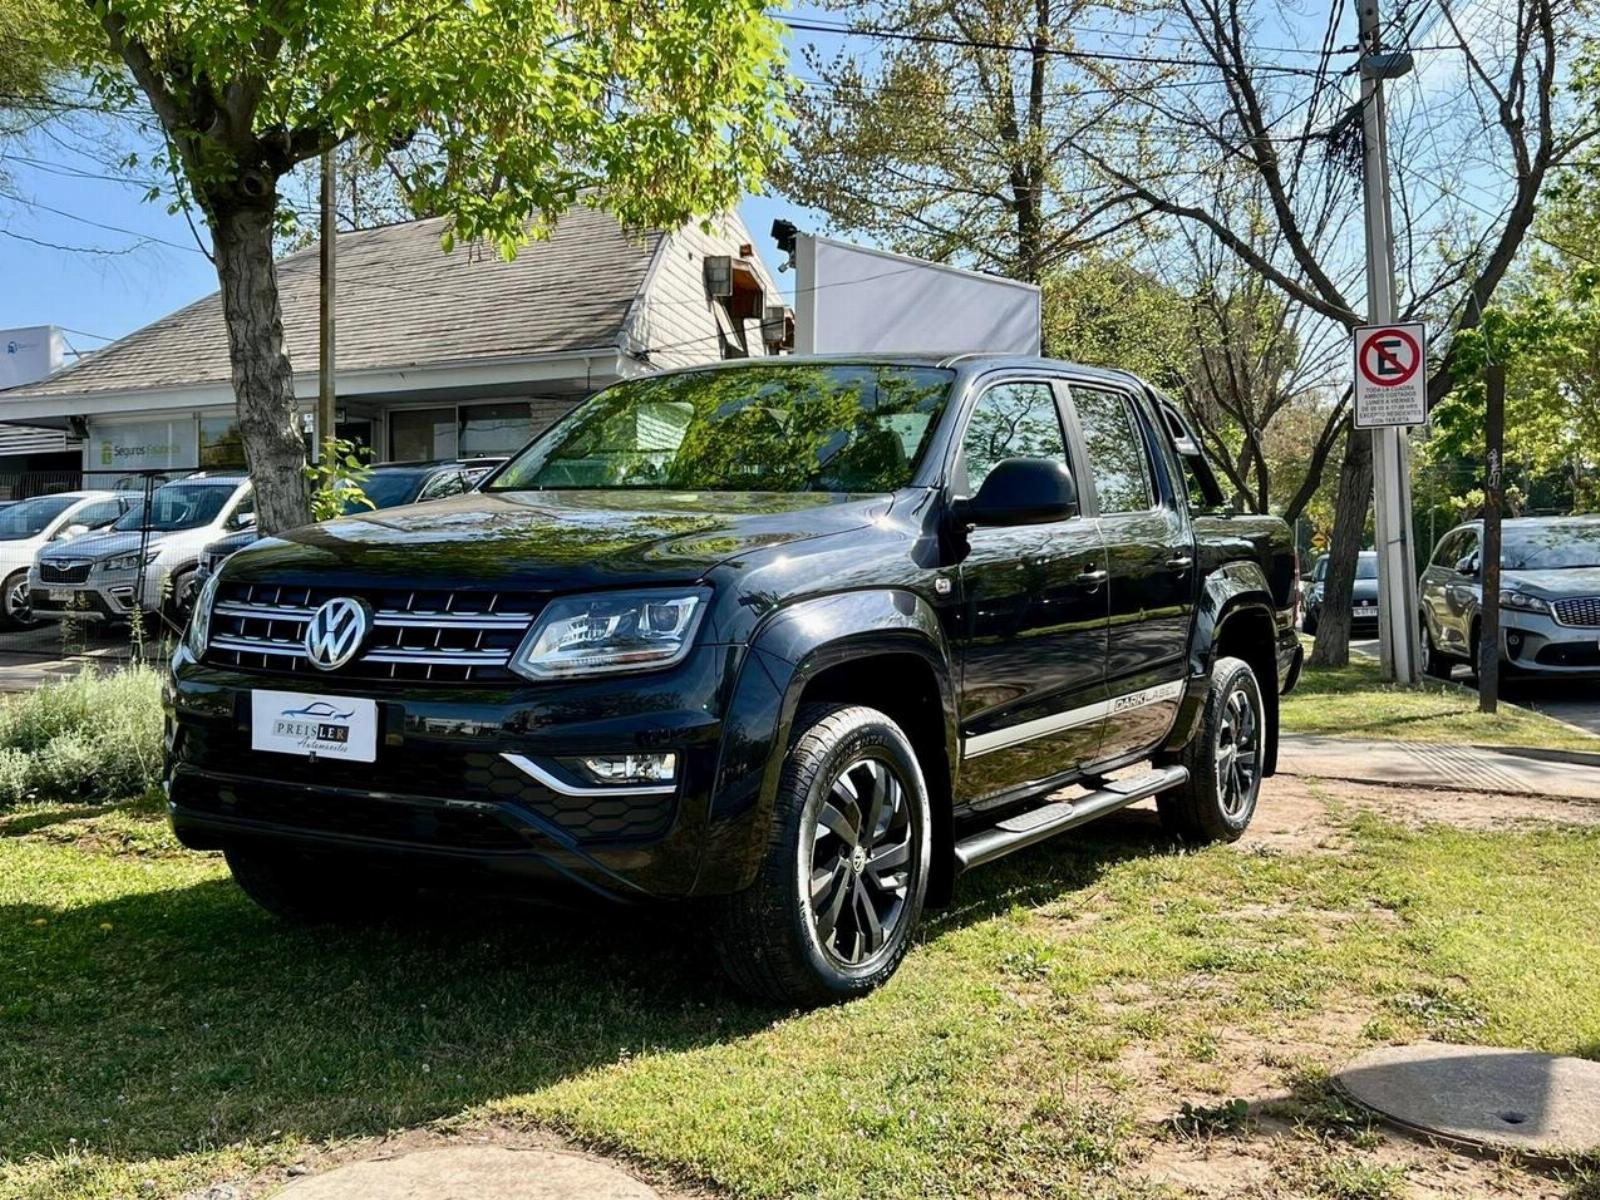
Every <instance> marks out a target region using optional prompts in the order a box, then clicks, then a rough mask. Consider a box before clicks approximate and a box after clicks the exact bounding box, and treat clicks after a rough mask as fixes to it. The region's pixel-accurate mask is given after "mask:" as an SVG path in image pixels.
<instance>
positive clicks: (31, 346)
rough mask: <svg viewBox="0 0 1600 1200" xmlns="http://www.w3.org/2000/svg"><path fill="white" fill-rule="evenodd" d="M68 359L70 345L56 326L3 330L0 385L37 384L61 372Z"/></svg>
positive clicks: (0, 351)
mask: <svg viewBox="0 0 1600 1200" xmlns="http://www.w3.org/2000/svg"><path fill="white" fill-rule="evenodd" d="M65 358H66V346H65V343H64V342H63V341H62V338H61V331H60V330H59V329H57V328H56V327H55V326H54V325H30V326H28V327H26V328H24V329H0V388H10V387H21V386H22V385H23V384H25V383H35V382H37V381H38V380H40V379H43V378H44V377H45V376H46V375H49V374H50V373H51V372H52V371H59V370H60V369H61V364H62V363H63V362H64V361H65Z"/></svg>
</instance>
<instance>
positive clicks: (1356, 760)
mask: <svg viewBox="0 0 1600 1200" xmlns="http://www.w3.org/2000/svg"><path fill="white" fill-rule="evenodd" d="M1278 770H1279V771H1280V772H1282V773H1283V774H1285V775H1312V776H1316V777H1318V778H1321V779H1347V780H1351V781H1352V782H1356V783H1381V784H1388V785H1391V786H1396V787H1421V788H1442V789H1448V790H1451V791H1461V792H1495V793H1501V794H1506V795H1516V796H1545V797H1558V798H1561V799H1566V800H1589V801H1594V802H1596V803H1600V764H1596V765H1590V764H1586V763H1575V762H1562V761H1556V760H1554V759H1553V758H1552V757H1544V756H1543V752H1540V751H1532V750H1529V751H1520V750H1506V749H1501V750H1490V749H1484V748H1480V747H1477V746H1451V745H1443V744H1440V743H1437V742H1426V743H1424V742H1355V741H1346V740H1344V739H1343V738H1331V737H1310V736H1306V735H1303V734H1288V733H1286V734H1284V735H1283V740H1282V743H1281V744H1280V746H1279V750H1278Z"/></svg>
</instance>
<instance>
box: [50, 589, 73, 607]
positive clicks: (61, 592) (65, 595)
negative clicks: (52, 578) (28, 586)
mask: <svg viewBox="0 0 1600 1200" xmlns="http://www.w3.org/2000/svg"><path fill="white" fill-rule="evenodd" d="M77 594H78V593H77V592H75V591H73V590H72V589H71V588H45V590H44V597H45V599H46V600H53V601H55V602H56V603H57V604H71V603H72V598H73V597H74V596H76V595H77Z"/></svg>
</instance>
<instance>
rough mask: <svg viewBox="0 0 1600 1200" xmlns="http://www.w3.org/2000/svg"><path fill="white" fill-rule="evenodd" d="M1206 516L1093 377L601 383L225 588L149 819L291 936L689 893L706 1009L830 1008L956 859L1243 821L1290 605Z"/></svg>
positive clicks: (197, 635) (265, 551) (816, 375)
mask: <svg viewBox="0 0 1600 1200" xmlns="http://www.w3.org/2000/svg"><path fill="white" fill-rule="evenodd" d="M1221 499H1222V498H1221V495H1220V493H1219V492H1218V491H1217V485H1216V481H1215V478H1214V477H1213V476H1212V474H1211V472H1210V471H1209V469H1208V468H1207V466H1206V464H1205V461H1204V458H1203V457H1202V456H1201V454H1200V452H1199V450H1198V449H1197V448H1196V446H1195V444H1194V441H1193V439H1192V437H1191V436H1190V435H1189V434H1188V433H1187V432H1186V428H1185V426H1184V425H1183V423H1182V420H1181V418H1180V417H1179V416H1178V414H1177V413H1176V412H1175V410H1173V409H1172V408H1171V406H1170V405H1168V404H1166V403H1165V402H1163V400H1162V399H1161V397H1160V396H1158V395H1157V394H1156V393H1155V392H1153V391H1152V390H1151V389H1150V388H1149V387H1148V386H1147V385H1146V384H1144V383H1143V382H1141V381H1140V380H1139V379H1137V378H1135V377H1134V376H1131V375H1127V374H1124V373H1121V372H1117V371H1105V370H1095V369H1090V368H1084V367H1076V366H1072V365H1069V364H1067V363H1061V362H1053V361H1047V360H1041V359H1011V358H997V357H985V356H972V355H963V356H958V357H954V358H946V359H938V358H932V357H929V358H916V357H895V358H859V359H850V360H843V359H806V358H790V359H783V360H772V361H768V362H759V363H752V362H744V363H732V364H726V365H723V366H720V367H708V368H696V369H691V370H685V371H678V372H670V373H665V374H660V375H654V376H650V377H647V378H642V379H637V380H631V381H628V382H625V383H621V384H618V385H616V386H614V387H612V388H609V389H607V390H606V391H604V392H601V393H599V394H598V395H596V396H594V397H593V398H592V399H590V400H589V401H587V402H586V403H584V404H583V405H581V406H579V408H577V409H576V410H575V411H574V412H573V413H572V414H571V415H569V416H568V417H567V418H565V419H564V420H562V421H561V422H559V423H558V424H557V425H556V426H554V427H553V428H552V429H550V430H549V431H548V432H547V433H545V434H544V435H543V436H541V437H540V438H538V439H536V440H535V441H534V442H533V443H532V444H530V445H529V446H528V447H527V448H526V449H525V450H523V451H522V452H521V453H520V454H518V455H517V456H516V457H515V458H514V459H512V460H511V461H510V462H509V463H507V464H506V465H504V466H503V467H501V468H500V469H499V470H498V471H497V472H496V473H495V474H494V475H493V476H491V477H490V478H489V479H488V480H486V481H485V483H484V484H483V485H482V488H481V491H479V492H477V493H474V494H471V495H466V496H459V497H454V498H451V499H446V500H441V501H438V502H436V503H430V504H422V505H416V506H412V507H408V508H398V509H390V510H387V511H384V512H378V513H371V514H367V515H363V516H355V517H350V518H345V519H342V520H338V521H333V522H329V523H326V524H322V525H315V526H309V527H307V528H304V529H300V530H297V531H295V532H293V533H291V534H289V535H287V536H284V537H278V538H267V539H264V540H263V541H261V542H258V543H257V544H256V545H254V546H251V547H249V548H248V549H245V550H242V551H240V552H239V553H238V554H236V555H234V556H233V557H232V558H230V559H229V560H228V561H227V563H226V565H225V566H223V568H222V569H221V571H220V573H219V574H218V575H217V576H214V577H213V578H212V579H211V580H210V581H209V582H208V583H207V585H206V587H205V589H204V593H203V595H202V596H201V597H200V599H199V602H198V603H197V606H196V610H195V614H194V617H193V620H192V622H191V624H190V627H189V629H188V632H187V635H186V638H185V640H184V643H183V645H182V646H180V648H179V649H178V651H177V653H176V655H175V657H174V659H173V662H172V672H171V678H170V682H169V684H168V687H167V691H166V702H167V712H168V718H167V751H168V762H169V768H168V796H169V801H170V810H171V817H172V822H173V825H174V827H175V829H176V831H177V834H178V836H179V837H180V838H181V839H182V841H183V842H184V843H185V844H186V845H188V846H191V847H194V848H198V849H221V850H223V851H224V852H225V853H226V855H227V860H228V864H229V866H230V867H231V868H232V871H233V874H234V876H235V878H236V879H237V880H238V882H239V883H240V885H241V886H242V887H243V888H244V889H245V891H246V892H248V893H249V894H250V895H251V896H252V897H253V898H254V899H256V900H257V901H258V902H260V903H261V904H263V905H264V906H265V907H267V908H268V909H271V910H272V911H274V912H276V913H279V914H281V915H283V916H286V917H290V918H295V919H302V920H326V919H333V918H338V917H342V916H352V915H357V914H369V915H370V914H371V913H372V912H373V911H374V910H378V911H380V912H381V911H384V910H386V909H387V908H388V907H389V906H393V905H395V904H396V903H397V902H398V901H399V900H400V899H402V898H404V897H405V895H406V894H408V893H412V892H415V891H416V890H417V889H419V888H423V887H428V888H435V887H448V888H456V889H459V888H460V887H462V886H468V887H470V886H476V885H488V886H498V887H500V888H501V889H504V888H505V886H506V885H507V884H508V883H510V884H512V885H513V886H514V887H515V888H518V889H526V890H529V891H534V890H537V891H540V892H548V891H551V890H563V889H564V890H567V891H569V892H573V893H577V894H579V895H587V896H590V897H603V898H605V899H608V900H614V901H622V902H665V901H693V903H691V904H688V905H686V906H685V919H686V920H688V921H690V922H703V923H704V927H703V936H705V937H706V938H707V939H708V940H709V941H710V942H711V944H713V945H714V946H715V947H716V948H717V952H718V956H719V958H720V959H721V961H722V963H723V964H724V966H725V967H726V969H727V971H728V973H729V975H730V976H731V977H732V978H733V979H734V980H735V981H736V982H737V983H738V984H740V985H742V986H743V987H745V988H747V989H749V990H751V991H753V992H755V993H757V994H759V995H762V996H766V997H770V998H773V999H776V1000H779V1001H781V1002H785V1003H817V1002H823V1001H827V1000H830V999H837V998H841V997H847V996H851V995H855V994H858V993H861V992H864V991H866V990H868V989H870V988H872V987H874V986H875V985H877V984H878V983H881V982H882V981H883V980H884V979H886V978H887V977H888V976H889V975H890V974H891V973H892V972H893V971H894V970H895V968H896V966H897V965H898V964H899V962H900V959H901V957H902V956H903V955H904V954H905V952H906V948H907V945H908V943H909V940H910V938H911V935H912V932H913V930H914V929H915V927H916V925H917V922H918V919H919V917H920V915H921V913H922V910H923V907H924V905H925V904H928V903H937V902H941V901H943V900H944V899H946V898H947V897H948V896H949V895H950V891H951V887H952V884H953V882H954V879H955V877H956V876H957V875H959V874H960V873H961V872H962V871H964V870H966V869H967V868H969V867H973V866H977V865H979V864H981V863H985V862H988V861H990V860H992V859H995V858H998V857H1000V856H1001V855H1003V854H1006V853H1008V852H1010V851H1013V850H1017V849H1020V848H1022V847H1026V846H1031V845H1033V844H1035V843H1037V842H1040V841H1042V840H1043V839H1045V838H1047V837H1050V836H1053V835H1055V834H1059V833H1062V832H1064V831H1066V830H1069V829H1073V828H1075V827H1077V826H1079V825H1082V824H1083V823H1084V822H1086V821H1089V820H1091V819H1093V818H1095V817H1098V816H1101V815H1103V814H1105V813H1108V812H1111V811H1113V810H1115V809H1118V808H1121V807H1123V806H1124V805H1128V804H1132V803H1134V802H1136V801H1139V800H1142V799H1145V798H1148V797H1155V798H1156V802H1157V804H1158V805H1159V808H1160V812H1161V815H1162V817H1163V819H1164V820H1165V822H1166V824H1167V825H1168V827H1169V828H1170V829H1171V830H1172V832H1174V833H1175V834H1177V835H1179V836H1181V837H1183V838H1184V839H1187V840H1213V839H1232V838H1236V837H1238V836H1239V834H1240V833H1241V832H1242V831H1243V830H1244V828H1245V826H1246V825H1247V824H1248V822H1249V821H1250V818H1251V816H1252V814H1253V812H1254V810H1255V805H1256V801H1257V796H1258V793H1259V790H1260V786H1261V781H1262V778H1263V777H1264V776H1267V775H1270V774H1272V772H1273V768H1274V763H1275V758H1276V741H1277V711H1278V696H1279V694H1280V693H1281V692H1284V691H1287V690H1288V689H1289V688H1290V687H1292V686H1293V683H1294V680H1295V677H1296V675H1297V673H1298V671H1299V666H1300V651H1299V646H1298V643H1297V641H1296V638H1295V633H1294V622H1295V616H1296V614H1295V605H1296V596H1297V589H1296V575H1297V573H1296V563H1295V558H1294V552H1293V549H1292V547H1291V544H1290V538H1289V532H1288V530H1287V529H1286V528H1285V526H1284V525H1283V523H1282V522H1280V521H1277V520H1275V519H1272V518H1268V517H1254V516H1238V515H1229V514H1227V513H1225V512H1224V511H1223V510H1222V503H1221ZM1140 762H1146V763H1148V764H1149V766H1148V768H1147V769H1144V770H1142V771H1134V772H1129V771H1126V770H1123V768H1127V767H1130V766H1131V765H1133V764H1136V763H1140ZM1113 775H1114V777H1113ZM1064 789H1071V790H1070V791H1064Z"/></svg>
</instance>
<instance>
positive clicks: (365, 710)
mask: <svg viewBox="0 0 1600 1200" xmlns="http://www.w3.org/2000/svg"><path fill="white" fill-rule="evenodd" d="M250 747H251V749H253V750H270V751H272V752H273V753H275V754H299V755H306V756H309V755H313V754H314V755H316V756H317V757H318V758H337V759H342V760H344V761H346V762H373V761H375V760H376V759H377V756H378V704H377V701H375V700H357V699H353V698H351V697H347V696H313V695H310V694H308V693H306V692H251V693H250Z"/></svg>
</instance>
